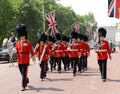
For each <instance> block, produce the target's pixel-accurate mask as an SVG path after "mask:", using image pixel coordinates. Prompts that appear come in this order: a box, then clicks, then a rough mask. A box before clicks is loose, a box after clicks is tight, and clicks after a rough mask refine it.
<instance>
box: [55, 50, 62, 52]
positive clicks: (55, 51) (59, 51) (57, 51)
mask: <svg viewBox="0 0 120 94" xmlns="http://www.w3.org/2000/svg"><path fill="white" fill-rule="evenodd" d="M55 52H63V50H55Z"/></svg>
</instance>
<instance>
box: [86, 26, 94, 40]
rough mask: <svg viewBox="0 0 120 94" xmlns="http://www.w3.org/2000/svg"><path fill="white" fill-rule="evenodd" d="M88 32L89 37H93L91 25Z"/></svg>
mask: <svg viewBox="0 0 120 94" xmlns="http://www.w3.org/2000/svg"><path fill="white" fill-rule="evenodd" d="M87 32H88V34H89V39H92V38H93V32H92V27H89V28H88V29H87Z"/></svg>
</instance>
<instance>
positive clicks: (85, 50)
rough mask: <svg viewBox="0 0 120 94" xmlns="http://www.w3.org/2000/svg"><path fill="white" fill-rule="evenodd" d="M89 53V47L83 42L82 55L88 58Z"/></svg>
mask: <svg viewBox="0 0 120 94" xmlns="http://www.w3.org/2000/svg"><path fill="white" fill-rule="evenodd" d="M89 53H90V47H89V45H88V44H87V43H86V42H84V55H85V56H88V54H89Z"/></svg>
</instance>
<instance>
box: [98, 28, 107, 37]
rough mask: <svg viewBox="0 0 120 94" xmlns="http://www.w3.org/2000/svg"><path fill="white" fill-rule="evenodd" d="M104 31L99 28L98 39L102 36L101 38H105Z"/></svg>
mask: <svg viewBox="0 0 120 94" xmlns="http://www.w3.org/2000/svg"><path fill="white" fill-rule="evenodd" d="M106 33H107V32H106V29H104V28H99V30H98V37H100V36H103V37H106Z"/></svg>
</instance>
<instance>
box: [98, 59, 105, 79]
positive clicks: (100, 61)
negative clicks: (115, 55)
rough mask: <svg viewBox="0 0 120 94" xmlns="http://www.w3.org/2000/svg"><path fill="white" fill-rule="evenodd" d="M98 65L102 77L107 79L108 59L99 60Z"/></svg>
mask: <svg viewBox="0 0 120 94" xmlns="http://www.w3.org/2000/svg"><path fill="white" fill-rule="evenodd" d="M98 65H99V69H100V73H101V76H102V79H106V76H107V60H98Z"/></svg>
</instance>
